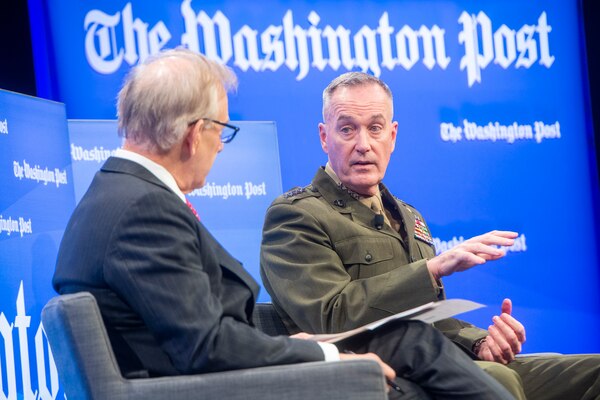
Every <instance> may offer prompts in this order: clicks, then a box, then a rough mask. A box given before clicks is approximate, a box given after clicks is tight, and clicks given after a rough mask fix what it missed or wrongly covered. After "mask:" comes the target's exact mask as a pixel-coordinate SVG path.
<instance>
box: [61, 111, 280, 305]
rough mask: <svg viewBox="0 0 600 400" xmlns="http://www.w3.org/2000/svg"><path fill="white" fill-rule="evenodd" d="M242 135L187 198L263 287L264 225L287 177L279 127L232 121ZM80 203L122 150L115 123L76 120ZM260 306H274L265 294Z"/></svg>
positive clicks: (263, 292) (76, 177)
mask: <svg viewBox="0 0 600 400" xmlns="http://www.w3.org/2000/svg"><path fill="white" fill-rule="evenodd" d="M231 123H232V124H233V125H236V126H239V127H240V131H239V132H238V134H237V135H236V137H235V139H234V140H233V141H232V142H231V143H227V144H225V146H224V147H223V151H222V152H221V153H219V155H218V156H217V159H216V161H215V164H214V166H213V168H212V170H211V171H210V174H209V175H208V177H207V179H206V185H204V187H203V188H201V189H196V190H194V191H193V192H191V193H189V194H188V195H187V197H188V199H189V200H190V202H191V203H192V204H193V205H194V208H196V210H197V211H198V214H199V215H200V219H201V221H202V223H203V224H204V225H205V226H206V227H207V228H208V229H209V230H210V232H211V233H212V234H213V235H214V236H215V238H216V239H217V240H218V241H219V242H220V243H221V244H222V245H223V246H224V247H225V248H226V249H227V250H228V251H229V252H230V253H231V254H232V255H233V256H234V257H236V258H237V259H238V260H239V261H240V262H242V264H243V265H244V268H246V270H248V271H249V272H250V273H251V274H252V276H253V277H254V279H256V280H257V281H258V282H260V273H259V248H260V241H261V238H262V232H261V231H262V229H261V228H262V225H263V219H264V215H265V213H266V211H267V207H268V206H269V204H271V200H272V199H273V198H274V197H275V196H278V195H280V194H281V172H280V163H279V151H278V147H277V127H276V125H275V123H274V122H269V121H266V122H253V121H232V122H231ZM69 135H70V138H71V157H72V159H73V183H74V186H75V195H76V201H77V202H79V200H81V197H82V196H83V194H84V193H85V192H86V190H87V188H88V186H89V185H90V183H91V181H92V179H93V177H94V174H95V173H96V172H97V171H98V170H99V169H100V167H101V166H102V164H103V163H104V161H106V159H107V158H108V157H110V155H111V154H113V153H114V151H115V150H116V149H117V148H119V147H121V139H120V138H119V137H118V135H117V122H116V121H114V120H70V121H69ZM258 301H270V297H269V294H268V293H267V292H266V290H264V289H261V291H260V294H259V297H258Z"/></svg>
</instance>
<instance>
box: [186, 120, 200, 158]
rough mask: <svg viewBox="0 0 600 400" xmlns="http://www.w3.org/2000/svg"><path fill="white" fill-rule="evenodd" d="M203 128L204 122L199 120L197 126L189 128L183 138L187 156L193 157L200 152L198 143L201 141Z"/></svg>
mask: <svg viewBox="0 0 600 400" xmlns="http://www.w3.org/2000/svg"><path fill="white" fill-rule="evenodd" d="M203 127H204V120H198V121H197V122H196V123H195V124H193V125H190V126H189V127H188V129H187V131H186V133H185V136H184V138H183V151H184V152H185V153H186V154H189V155H190V156H192V155H194V154H195V153H196V151H198V142H199V141H200V135H202V129H203Z"/></svg>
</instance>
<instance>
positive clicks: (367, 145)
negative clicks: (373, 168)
mask: <svg viewBox="0 0 600 400" xmlns="http://www.w3.org/2000/svg"><path fill="white" fill-rule="evenodd" d="M355 147H356V151H358V152H359V153H366V152H367V151H369V150H370V149H371V137H370V136H369V133H368V132H367V130H366V129H361V130H360V131H359V132H358V135H356V146H355Z"/></svg>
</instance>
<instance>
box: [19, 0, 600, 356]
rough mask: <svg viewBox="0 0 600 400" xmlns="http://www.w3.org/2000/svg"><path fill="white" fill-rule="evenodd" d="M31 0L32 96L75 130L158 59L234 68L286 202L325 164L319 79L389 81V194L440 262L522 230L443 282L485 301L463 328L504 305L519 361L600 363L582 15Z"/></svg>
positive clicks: (531, 7)
mask: <svg viewBox="0 0 600 400" xmlns="http://www.w3.org/2000/svg"><path fill="white" fill-rule="evenodd" d="M30 4H31V5H32V6H33V7H32V8H33V9H34V10H37V11H34V12H33V13H32V14H33V15H32V26H34V27H35V28H36V30H35V31H34V32H33V39H34V47H35V50H36V63H37V71H36V74H37V77H38V79H39V81H38V88H39V90H40V95H42V96H50V97H53V98H56V99H59V100H61V101H64V102H65V103H66V105H67V115H68V116H69V117H70V118H114V115H115V111H114V109H115V108H114V103H115V101H114V98H115V95H116V93H117V90H118V87H119V85H120V83H121V82H122V79H123V77H124V74H125V73H126V72H127V71H128V70H129V68H130V67H131V66H132V65H135V64H136V63H137V62H139V61H140V60H141V59H144V58H145V57H146V56H147V55H148V54H151V53H154V52H156V51H158V50H160V49H161V48H167V47H175V46H179V45H184V46H187V47H189V48H192V49H194V50H197V51H200V52H202V53H205V54H207V55H209V56H210V57H212V58H215V59H219V60H221V61H222V62H224V63H226V64H227V65H229V66H231V67H232V68H233V69H234V70H235V71H236V73H237V74H238V76H239V80H240V85H239V91H238V93H237V94H235V95H233V96H232V97H231V101H230V111H231V118H232V119H235V120H275V121H276V122H277V125H278V133H279V149H280V155H281V171H282V180H283V188H284V190H285V189H287V188H290V187H292V186H296V185H304V184H306V183H308V182H309V180H310V178H311V177H312V175H313V174H314V171H315V169H316V168H317V166H319V165H322V164H324V163H325V161H326V159H325V156H324V154H323V153H322V151H321V149H320V146H319V142H318V136H317V132H318V131H317V123H318V122H319V121H320V119H321V116H320V113H321V101H320V96H321V91H322V89H323V88H324V87H325V86H326V84H327V83H328V82H329V81H330V80H331V79H332V78H334V77H335V76H337V75H338V74H340V73H342V72H345V71H347V70H364V71H367V72H369V73H372V74H375V75H378V76H380V77H381V78H383V79H384V80H385V81H386V82H388V84H389V85H390V87H391V88H392V90H393V91H394V94H395V116H396V119H397V120H398V121H399V126H400V128H399V135H398V143H397V146H396V152H395V154H394V155H393V156H392V162H391V164H390V167H389V169H388V173H387V177H386V183H387V184H388V186H389V187H390V188H391V189H392V191H393V192H394V193H395V194H396V195H397V196H399V197H400V198H402V199H404V200H406V201H407V202H409V203H411V204H413V205H415V206H416V207H417V208H419V210H420V211H422V212H423V214H424V215H425V217H426V218H427V221H428V222H429V224H430V227H431V230H432V233H433V235H434V237H435V238H436V244H437V246H438V249H439V250H441V249H443V248H446V247H447V246H449V245H452V244H453V243H456V242H457V241H460V240H461V239H462V238H468V237H470V236H472V235H475V234H478V233H482V232H484V231H488V230H491V229H496V228H498V229H512V230H517V231H519V233H520V235H521V236H520V238H519V241H518V244H517V245H516V246H514V247H513V248H512V249H511V250H512V251H510V252H509V254H508V256H507V257H506V258H505V259H504V260H502V261H499V262H495V263H492V264H488V265H485V266H483V267H479V268H475V269H473V270H471V271H468V272H464V273H461V274H457V275H455V276H452V277H450V278H449V279H447V280H446V286H447V291H448V294H449V296H450V297H466V298H470V299H473V300H476V301H479V302H482V303H485V304H488V305H490V307H491V308H489V307H488V308H487V309H484V310H482V311H478V312H476V313H475V315H472V316H468V317H466V319H469V320H471V321H473V322H475V323H477V324H478V325H481V326H484V327H486V326H487V325H488V324H489V321H490V320H491V319H490V318H491V316H492V315H493V314H495V313H497V312H498V311H499V306H500V303H501V301H502V298H503V297H510V298H512V299H513V302H514V305H515V311H514V314H515V316H516V317H517V318H518V319H520V320H521V321H522V322H523V323H524V324H525V325H526V327H527V329H528V331H527V332H528V334H527V337H528V342H527V344H526V345H525V351H528V352H531V351H560V352H565V353H571V352H599V351H600V340H599V339H598V337H597V334H596V332H597V331H598V329H599V328H600V318H599V317H600V294H599V290H598V289H599V288H600V272H599V259H600V255H599V250H598V246H597V243H598V239H599V232H598V221H599V219H598V199H599V197H598V188H597V183H596V182H597V177H596V175H595V174H596V172H595V160H594V154H593V153H592V149H593V145H592V140H593V139H592V138H593V135H592V130H591V124H590V121H589V119H588V113H589V105H588V102H587V98H588V97H587V96H588V93H587V82H586V79H585V76H586V71H585V67H584V66H585V62H584V61H585V59H584V54H583V52H582V51H583V50H582V49H583V45H582V37H581V32H580V31H581V30H582V28H581V16H580V10H579V2H577V1H567V0H562V1H558V0H557V1H553V2H545V1H528V2H521V1H516V0H507V1H503V2H498V1H478V2H471V1H466V0H465V1H459V0H456V1H443V0H438V1H434V0H431V1H379V2H366V1H345V2H343V3H340V2H337V1H325V0H323V1H318V2H317V1H291V0H289V1H268V0H267V1H263V2H260V4H257V3H253V2H237V1H202V2H200V1H196V0H194V1H190V0H172V1H162V2H146V1H141V0H137V1H125V0H105V1H97V0H95V1H94V0H88V1H64V0H62V1H58V0H56V1H54V0H30ZM267 10H268V12H267ZM246 157H250V155H248V154H241V155H240V160H239V163H240V165H243V164H244V163H245V162H247V160H246ZM272 195H273V197H274V196H275V193H272ZM565 336H568V337H569V338H568V339H565Z"/></svg>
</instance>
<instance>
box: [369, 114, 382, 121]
mask: <svg viewBox="0 0 600 400" xmlns="http://www.w3.org/2000/svg"><path fill="white" fill-rule="evenodd" d="M381 119H382V120H384V121H385V115H383V114H381V113H379V114H373V115H371V121H374V120H381Z"/></svg>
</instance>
